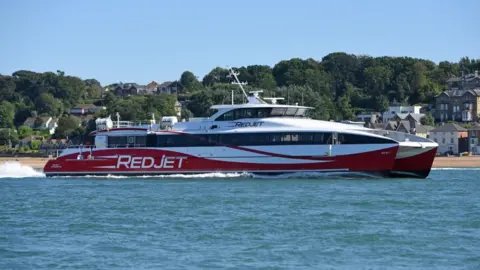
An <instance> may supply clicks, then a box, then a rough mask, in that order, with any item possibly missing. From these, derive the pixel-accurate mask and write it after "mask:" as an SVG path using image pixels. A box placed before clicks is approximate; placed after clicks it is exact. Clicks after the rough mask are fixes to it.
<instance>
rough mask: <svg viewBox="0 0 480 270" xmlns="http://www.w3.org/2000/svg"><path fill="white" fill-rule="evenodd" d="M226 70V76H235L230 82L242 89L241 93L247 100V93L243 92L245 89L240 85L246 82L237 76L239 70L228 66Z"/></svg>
mask: <svg viewBox="0 0 480 270" xmlns="http://www.w3.org/2000/svg"><path fill="white" fill-rule="evenodd" d="M228 71H229V74H228V75H227V78H231V77H232V76H233V77H234V78H235V81H234V82H232V84H238V86H240V89H242V92H243V95H244V96H245V97H246V98H247V100H248V95H247V93H246V92H245V89H243V86H242V85H247V84H248V83H247V82H243V83H242V82H240V80H239V79H238V77H237V75H239V74H240V72H235V71H234V70H233V69H232V68H231V67H228Z"/></svg>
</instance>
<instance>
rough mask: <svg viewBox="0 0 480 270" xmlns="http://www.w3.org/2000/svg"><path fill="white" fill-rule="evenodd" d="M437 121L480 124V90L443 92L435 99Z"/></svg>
mask: <svg viewBox="0 0 480 270" xmlns="http://www.w3.org/2000/svg"><path fill="white" fill-rule="evenodd" d="M435 108H436V109H435V114H434V118H435V120H437V121H440V122H444V121H458V122H478V121H479V119H480V118H479V117H480V115H479V108H480V88H476V89H470V90H448V91H443V92H442V93H441V94H439V95H438V96H436V97H435Z"/></svg>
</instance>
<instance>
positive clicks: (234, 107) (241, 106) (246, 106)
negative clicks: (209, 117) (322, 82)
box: [210, 103, 313, 109]
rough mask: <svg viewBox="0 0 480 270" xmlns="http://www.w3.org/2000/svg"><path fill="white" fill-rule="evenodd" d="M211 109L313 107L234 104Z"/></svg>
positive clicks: (214, 106) (301, 107)
mask: <svg viewBox="0 0 480 270" xmlns="http://www.w3.org/2000/svg"><path fill="white" fill-rule="evenodd" d="M210 108H211V109H237V108H298V109H313V107H305V106H297V105H284V104H253V103H245V104H234V105H231V104H230V105H213V106H211V107H210Z"/></svg>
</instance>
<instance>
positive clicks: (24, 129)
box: [18, 126, 33, 139]
mask: <svg viewBox="0 0 480 270" xmlns="http://www.w3.org/2000/svg"><path fill="white" fill-rule="evenodd" d="M32 134H33V130H32V128H30V127H28V126H20V127H19V128H18V137H20V138H21V139H24V138H26V137H29V136H32Z"/></svg>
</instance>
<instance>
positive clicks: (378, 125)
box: [364, 122, 385, 130]
mask: <svg viewBox="0 0 480 270" xmlns="http://www.w3.org/2000/svg"><path fill="white" fill-rule="evenodd" d="M364 127H366V128H371V129H377V130H382V129H384V128H385V123H372V122H367V123H365V125H364Z"/></svg>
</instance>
